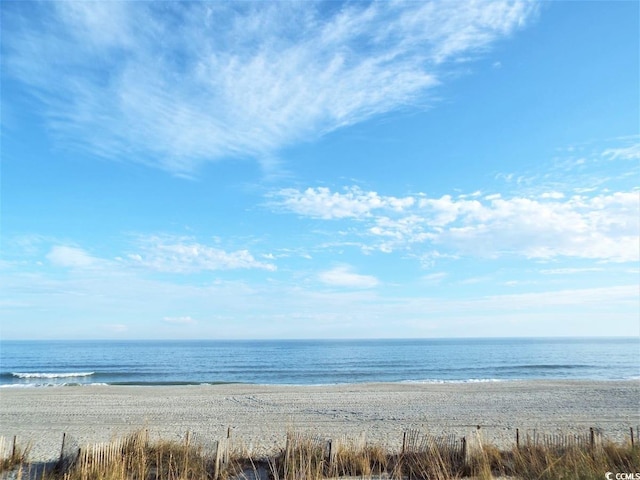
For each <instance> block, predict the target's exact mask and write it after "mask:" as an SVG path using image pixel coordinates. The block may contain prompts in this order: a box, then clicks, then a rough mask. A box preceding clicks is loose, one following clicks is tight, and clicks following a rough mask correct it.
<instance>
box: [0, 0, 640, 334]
mask: <svg viewBox="0 0 640 480" xmlns="http://www.w3.org/2000/svg"><path fill="white" fill-rule="evenodd" d="M1 12H2V92H1V108H2V137H1V140H2V147H1V148H2V171H1V174H2V178H1V180H2V193H1V201H2V203H1V218H0V226H1V231H0V234H1V237H0V241H1V244H0V247H1V257H0V317H1V318H2V326H1V330H0V334H1V336H2V338H4V339H35V338H150V339H155V338H353V337H361V338H369V337H458V336H463V337H472V336H564V335H585V336H590V335H630V336H636V335H638V334H639V333H640V305H639V293H638V290H639V270H638V260H639V252H640V247H639V240H638V239H639V233H640V230H639V218H640V214H639V201H640V191H639V188H638V186H639V179H640V175H639V173H640V172H639V165H640V162H639V160H640V135H639V133H640V131H639V124H638V122H639V104H640V102H639V98H638V96H639V89H638V85H639V78H638V77H639V70H640V69H639V65H638V61H639V60H638V59H639V42H638V38H639V31H640V29H639V25H638V23H639V5H638V2H631V1H628V2H627V1H620V2H587V1H584V2H581V1H576V2H543V3H536V2H520V1H509V2H501V1H495V2H484V1H483V2H471V1H469V2H427V1H424V2H379V3H368V2H367V3H365V2H350V3H340V2H326V3H315V2H270V3H266V2H251V1H247V2H234V3H231V2H225V3H222V2H220V3H214V2H188V3H178V2H155V3H151V2H29V1H21V2H11V1H8V2H3V3H2V10H1Z"/></svg>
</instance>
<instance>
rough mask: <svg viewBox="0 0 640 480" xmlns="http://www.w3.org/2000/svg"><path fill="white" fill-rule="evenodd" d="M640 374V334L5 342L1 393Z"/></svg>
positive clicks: (1, 354) (625, 376) (0, 366)
mask: <svg viewBox="0 0 640 480" xmlns="http://www.w3.org/2000/svg"><path fill="white" fill-rule="evenodd" d="M639 378H640V339H639V338H493V339H491V338H482V339H411V340H410V339H407V340H225V341H222V340H220V341H218V340H190V341H186V340H181V341H133V340H132V341H6V340H5V341H0V388H9V387H46V386H54V387H55V386H66V385H95V384H102V385H198V384H220V383H250V384H270V385H325V384H345V383H364V382H424V383H430V382H432V383H441V382H499V381H510V380H533V379H590V380H628V379H639Z"/></svg>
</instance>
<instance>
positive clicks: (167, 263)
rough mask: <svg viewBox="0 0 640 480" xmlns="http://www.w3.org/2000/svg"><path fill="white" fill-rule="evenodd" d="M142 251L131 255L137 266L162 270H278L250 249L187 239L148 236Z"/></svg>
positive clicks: (176, 271) (131, 260)
mask: <svg viewBox="0 0 640 480" xmlns="http://www.w3.org/2000/svg"><path fill="white" fill-rule="evenodd" d="M139 248H140V250H141V251H140V252H138V253H132V254H129V256H128V259H129V260H130V262H131V263H132V264H134V265H138V266H143V267H146V268H150V269H152V270H156V271H159V272H171V273H194V272H200V271H213V270H234V269H263V270H269V271H275V270H276V266H275V265H274V264H273V263H268V262H261V261H259V260H256V258H255V257H254V256H253V255H252V254H251V253H250V252H249V251H248V250H236V251H233V252H227V251H225V250H222V249H219V248H215V247H210V246H208V245H203V244H201V243H198V242H195V241H193V240H191V239H187V238H180V237H178V238H174V237H147V238H145V239H143V240H142V241H141V244H140V246H139Z"/></svg>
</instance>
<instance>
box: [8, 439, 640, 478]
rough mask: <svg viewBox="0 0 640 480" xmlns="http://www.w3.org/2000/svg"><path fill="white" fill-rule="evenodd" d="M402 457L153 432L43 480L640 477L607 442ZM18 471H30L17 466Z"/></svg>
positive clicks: (364, 448)
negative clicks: (267, 448)
mask: <svg viewBox="0 0 640 480" xmlns="http://www.w3.org/2000/svg"><path fill="white" fill-rule="evenodd" d="M405 440H406V441H405V443H404V444H403V449H402V451H400V452H390V451H388V450H386V449H384V448H382V447H380V446H377V445H371V444H368V443H367V442H366V441H365V439H364V437H363V436H360V437H357V438H355V439H347V438H341V439H340V440H339V441H327V440H325V439H321V438H314V437H310V436H308V435H303V434H297V433H295V432H290V433H289V434H288V435H287V442H286V446H285V447H284V448H283V449H281V451H280V452H279V453H277V454H275V455H272V456H269V457H263V458H253V457H252V456H251V455H250V454H249V453H247V451H246V450H245V449H243V448H234V447H233V445H232V444H231V442H227V441H222V442H214V444H212V445H213V446H212V447H209V448H205V447H203V445H202V444H199V443H198V442H197V441H193V439H192V438H191V437H190V435H189V434H188V433H187V435H185V438H184V440H183V441H164V440H158V441H150V440H149V437H148V434H147V432H146V431H138V432H135V433H134V434H131V435H129V436H127V437H125V438H122V439H118V440H114V441H112V442H108V443H102V444H95V445H91V446H88V447H86V448H83V449H79V450H77V451H76V452H75V454H74V455H73V456H72V457H71V458H66V459H65V458H62V456H61V459H60V461H59V462H58V463H57V466H56V468H52V469H49V470H42V471H41V473H40V478H41V479H42V480H159V479H166V480H203V479H209V480H231V479H266V478H269V479H273V480H320V479H325V478H341V477H342V478H347V477H349V478H362V479H381V478H387V479H415V480H418V479H420V480H422V479H425V480H426V479H435V480H450V479H461V478H476V479H479V480H488V479H492V478H496V477H508V478H517V479H532V478H535V479H540V480H556V479H594V480H595V479H598V480H601V479H602V478H603V477H604V474H605V472H607V471H612V472H638V471H640V448H638V446H637V445H633V444H632V443H631V442H627V443H613V442H609V441H606V440H603V441H599V442H597V443H593V442H592V443H584V442H567V441H565V440H563V439H559V441H557V442H555V443H554V442H543V443H525V444H523V445H519V446H517V447H514V448H512V449H509V450H500V449H498V448H497V447H495V446H493V445H490V444H484V443H483V442H482V441H481V439H476V441H475V442H474V443H473V447H472V446H471V445H467V444H466V441H464V442H458V441H454V440H452V439H451V438H448V439H437V438H434V437H430V436H428V435H422V434H420V433H419V432H410V436H409V438H407V439H405ZM13 450H14V452H17V453H16V454H15V455H12V456H11V457H10V458H8V459H6V460H5V461H3V462H2V464H1V466H2V470H3V471H4V472H5V475H6V473H7V471H12V472H13V473H12V475H13V478H17V479H20V477H22V476H24V473H23V472H28V471H29V463H28V460H27V458H26V453H27V452H26V450H24V449H19V448H15V449H13ZM17 465H20V466H22V468H16V466H17Z"/></svg>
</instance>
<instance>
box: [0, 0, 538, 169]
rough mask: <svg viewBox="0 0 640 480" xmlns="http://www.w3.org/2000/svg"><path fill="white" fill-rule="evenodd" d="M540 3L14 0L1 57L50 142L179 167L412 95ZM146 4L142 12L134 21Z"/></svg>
mask: <svg viewBox="0 0 640 480" xmlns="http://www.w3.org/2000/svg"><path fill="white" fill-rule="evenodd" d="M535 11H536V5H535V4H534V3H532V2H524V1H518V0H514V1H495V2H491V3H486V2H463V3H460V2H453V3H452V2H372V3H352V4H346V3H345V4H341V3H334V2H300V3H298V2H273V3H269V4H264V3H253V2H247V3H234V4H227V3H211V2H184V3H182V2H160V3H153V2H102V3H95V2H86V3H83V2H52V3H48V2H42V3H33V2H29V3H22V2H14V3H11V4H7V5H6V8H3V29H4V32H3V57H4V59H3V62H4V64H5V67H6V69H5V71H6V72H7V73H8V74H10V75H12V76H13V77H14V78H16V79H18V80H19V81H20V82H22V84H24V85H26V86H28V88H29V89H30V91H31V92H33V93H34V94H35V95H36V96H37V97H38V99H39V100H40V101H41V103H42V106H43V111H44V115H45V116H46V120H47V122H48V126H49V128H50V130H51V131H52V132H53V134H54V135H55V137H56V139H57V140H58V142H60V144H63V145H66V146H67V147H69V148H73V149H80V150H84V151H88V152H90V153H91V154H94V155H99V156H103V157H107V158H111V159H118V160H120V161H131V162H141V163H145V164H148V165H151V166H153V167H159V168H162V169H165V170H167V171H169V172H172V173H174V174H178V175H190V174H192V173H193V172H195V171H196V170H197V168H198V166H200V165H202V164H203V163H205V162H210V161H216V160H220V159H225V158H236V157H253V158H257V159H260V160H262V162H263V164H267V163H268V159H269V158H273V156H274V155H276V154H277V152H278V150H279V149H281V148H283V147H286V146H288V145H292V144H294V143H296V142H299V141H305V140H309V139H313V138H316V137H318V136H320V135H323V134H325V133H327V132H331V131H333V130H336V129H339V128H342V127H344V126H348V125H353V124H355V123H358V122H360V121H363V120H366V119H368V118H371V117H373V116H376V115H379V114H382V113H385V112H390V111H393V110H396V109H399V108H403V107H405V106H407V105H417V104H423V103H424V100H425V98H426V95H428V92H429V91H430V89H432V88H433V87H435V86H436V85H438V83H439V82H440V81H441V78H442V77H443V76H444V74H446V73H448V72H449V71H450V68H451V65H452V64H454V63H455V62H456V61H460V60H466V59H468V58H470V57H473V56H475V55H478V54H481V53H482V52H484V51H486V50H487V49H489V48H490V47H491V45H492V44H493V43H494V42H496V41H497V40H499V39H501V38H504V37H506V36H508V35H509V34H511V33H512V32H513V31H514V30H516V29H518V28H520V27H522V26H523V25H524V24H525V23H526V22H527V20H528V19H530V18H531V16H532V15H533V14H534V13H535ZM142 19H144V21H142Z"/></svg>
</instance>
